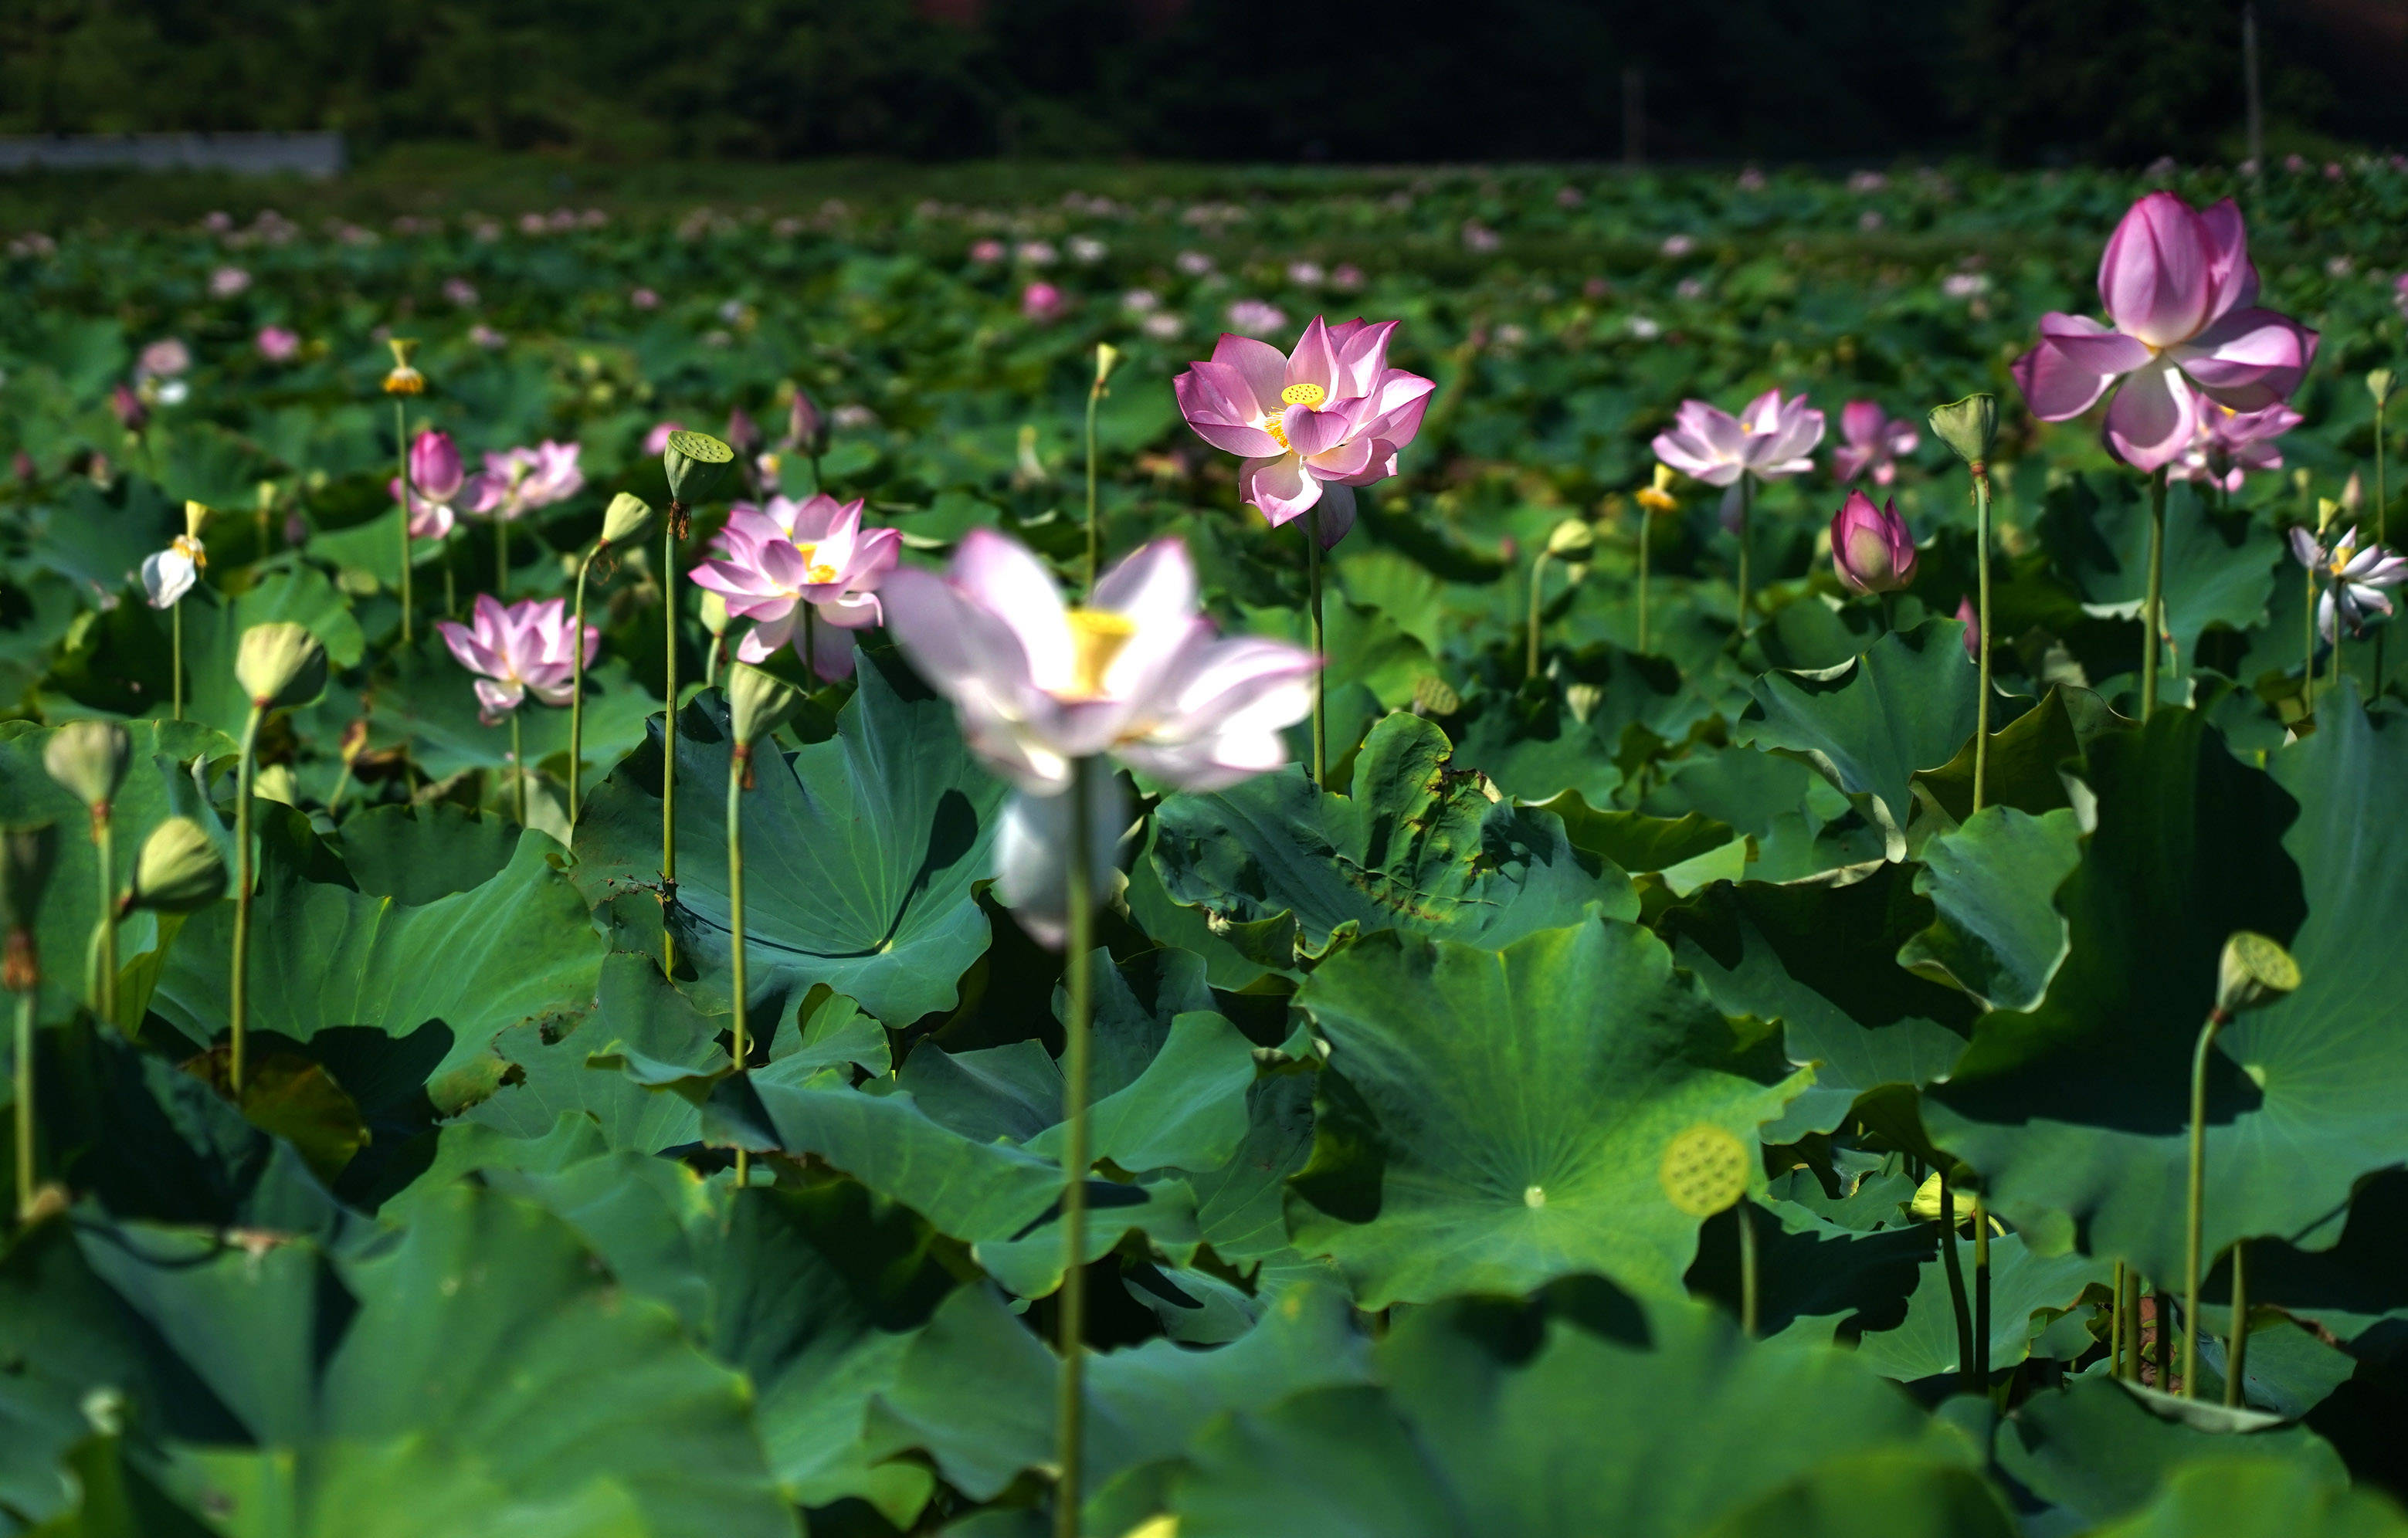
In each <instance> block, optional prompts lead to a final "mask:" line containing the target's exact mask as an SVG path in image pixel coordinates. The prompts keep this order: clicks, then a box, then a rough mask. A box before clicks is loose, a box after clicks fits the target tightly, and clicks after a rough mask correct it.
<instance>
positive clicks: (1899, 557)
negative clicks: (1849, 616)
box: [1831, 491, 1915, 592]
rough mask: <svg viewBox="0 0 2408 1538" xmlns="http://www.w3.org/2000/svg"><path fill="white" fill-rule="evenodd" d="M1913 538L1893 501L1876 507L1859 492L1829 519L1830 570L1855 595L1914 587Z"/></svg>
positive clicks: (1851, 495)
mask: <svg viewBox="0 0 2408 1538" xmlns="http://www.w3.org/2000/svg"><path fill="white" fill-rule="evenodd" d="M1914 566H1915V553H1914V534H1910V533H1908V532H1907V527H1906V520H1904V519H1902V518H1900V517H1899V516H1898V504H1897V503H1896V502H1895V501H1892V502H1889V503H1886V504H1885V505H1884V506H1879V507H1876V506H1873V499H1872V498H1871V497H1869V496H1867V495H1865V494H1864V493H1863V492H1862V491H1850V492H1849V493H1848V500H1847V501H1845V502H1843V503H1842V504H1841V505H1840V510H1839V511H1838V512H1836V513H1834V514H1832V515H1831V567H1832V569H1833V570H1834V571H1837V572H1838V573H1839V574H1840V580H1841V581H1842V582H1844V583H1846V584H1847V585H1848V586H1849V587H1851V588H1854V589H1855V590H1856V591H1858V592H1899V591H1903V590H1904V589H1906V588H1909V587H1912V586H1913V585H1914Z"/></svg>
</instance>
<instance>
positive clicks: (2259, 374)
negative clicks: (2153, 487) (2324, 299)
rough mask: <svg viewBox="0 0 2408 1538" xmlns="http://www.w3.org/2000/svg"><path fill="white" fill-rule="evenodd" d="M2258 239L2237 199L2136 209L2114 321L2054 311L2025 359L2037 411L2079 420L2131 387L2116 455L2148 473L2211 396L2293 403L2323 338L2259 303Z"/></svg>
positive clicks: (2253, 405) (2119, 234) (2113, 432)
mask: <svg viewBox="0 0 2408 1538" xmlns="http://www.w3.org/2000/svg"><path fill="white" fill-rule="evenodd" d="M2246 241H2247V235H2246V232H2245V231H2244V230H2243V227H2242V222H2241V210H2240V209H2239V208H2238V207H2236V206H2234V205H2233V203H2232V200H2231V199H2229V198H2227V199H2225V200H2224V201H2223V202H2221V203H2218V204H2216V205H2215V206H2214V207H2212V208H2208V209H2206V210H2204V211H2201V210H2199V209H2195V208H2193V207H2192V206H2190V205H2189V204H2187V203H2185V202H2184V201H2183V200H2182V199H2180V198H2178V197H2176V196H2174V195H2173V194H2172V193H2171V192H2151V193H2150V194H2149V195H2148V196H2146V197H2144V198H2143V199H2141V200H2140V201H2139V202H2138V203H2135V204H2133V205H2132V206H2131V208H2130V210H2129V211H2128V212H2127V213H2126V214H2125V215H2124V218H2123V221H2121V222H2120V223H2118V224H2117V225H2116V226H2115V233H2114V235H2112V236H2110V237H2109V238H2108V241H2107V249H2106V251H2105V252H2104V253H2103V254H2102V255H2101V256H2100V259H2099V298H2100V303H2102V304H2103V305H2104V306H2106V309H2107V315H2108V319H2109V320H2113V321H2114V325H2112V326H2110V325H2102V324H2101V323H2100V322H2099V321H2097V320H2090V319H2088V318H2087V317H2085V316H2079V315H2066V314H2062V313H2059V312H2057V311H2051V312H2050V313H2049V314H2047V315H2044V316H2042V317H2041V322H2040V345H2039V346H2037V347H2035V348H2033V349H2031V350H2030V351H2029V352H2027V353H2025V354H2024V355H2023V356H2022V357H2021V358H2019V359H2017V360H2016V361H2015V365H2014V376H2015V383H2016V384H2018V385H2020V386H2021V387H2022V388H2023V392H2024V399H2025V401H2026V402H2028V404H2029V405H2030V406H2031V410H2032V415H2033V416H2036V417H2038V418H2040V419H2041V420H2042V421H2065V420H2069V419H2071V418H2074V417H2078V416H2080V415H2082V414H2083V413H2084V412H2085V411H2087V410H2089V409H2090V408H2091V407H2092V406H2095V405H2097V404H2098V402H2099V398H2100V396H2101V395H2104V394H2105V393H2106V392H2107V391H2108V388H2109V387H2110V386H2111V385H2114V383H2115V381H2116V380H2117V379H2123V380H2124V384H2123V387H2122V388H2121V389H2119V390H2117V391H2116V392H2115V398H2114V401H2113V402H2111V403H2109V405H2108V407H2107V425H2106V438H2107V447H2108V448H2109V449H2113V450H2114V454H2115V456H2116V458H2118V459H2120V460H2122V461H2123V462H2124V463H2127V464H2129V465H2131V466H2132V467H2133V468H2135V469H2138V470H2144V471H2145V470H2155V469H2157V467H2158V466H2160V465H2162V464H2165V463H2169V462H2170V461H2171V460H2172V459H2173V458H2174V457H2175V456H2177V455H2178V454H2180V453H2181V452H2182V451H2183V450H2184V449H2185V448H2186V447H2188V445H2189V444H2190V442H2191V440H2192V438H2193V437H2195V436H2196V435H2197V434H2198V431H2199V420H2200V410H2201V401H2200V397H2201V396H2205V397H2206V398H2207V399H2208V400H2211V401H2214V403H2216V404H2217V405H2220V406H2230V407H2232V408H2233V409H2234V410H2235V411H2259V410H2263V409H2264V408H2266V407H2267V406H2275V405H2279V404H2280V403H2281V402H2283V401H2284V400H2286V398H2288V397H2289V395H2290V393H2291V392H2293V391H2294V390H2297V389H2298V388H2299V385H2300V377H2301V376H2303V375H2304V374H2306V372H2307V370H2308V365H2309V364H2310V363H2313V362H2314V361H2315V355H2316V334H2315V332H2312V331H2310V330H2308V329H2307V328H2306V327H2305V326H2302V325H2300V323H2299V322H2297V321H2295V320H2290V319H2289V318H2287V317H2286V316H2281V315H2277V314H2275V313H2274V312H2273V311H2272V310H2270V309H2260V308H2258V307H2257V304H2256V301H2257V268H2256V267H2255V266H2254V265H2252V264H2251V263H2250V261H2249V256H2248V251H2247V248H2246ZM2127 376H2128V377H2127Z"/></svg>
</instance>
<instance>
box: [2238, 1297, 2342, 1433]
mask: <svg viewBox="0 0 2408 1538" xmlns="http://www.w3.org/2000/svg"><path fill="white" fill-rule="evenodd" d="M2250 1313H2251V1314H2252V1316H2253V1318H2252V1319H2251V1322H2250V1327H2249V1360H2248V1362H2247V1364H2246V1365H2245V1367H2244V1368H2243V1374H2244V1381H2243V1384H2242V1389H2243V1403H2245V1404H2246V1405H2247V1406H2248V1407H2249V1408H2251V1409H2253V1410H2263V1411H2266V1412H2268V1413H2269V1414H2272V1415H2277V1416H2280V1417H2283V1418H2284V1419H2285V1420H2304V1419H2306V1418H2307V1417H2308V1414H2309V1412H2311V1411H2313V1410H2314V1409H2315V1407H2316V1406H2317V1405H2319V1404H2322V1403H2324V1402H2325V1401H2326V1400H2328V1399H2329V1398H2331V1397H2332V1395H2333V1392H2334V1390H2336V1389H2338V1388H2340V1387H2341V1386H2342V1385H2343V1384H2344V1383H2347V1382H2348V1381H2349V1380H2350V1379H2351V1378H2352V1377H2354V1376H2355V1375H2357V1373H2358V1359H2357V1358H2355V1357H2352V1356H2351V1355H2350V1354H2349V1353H2348V1352H2346V1351H2343V1350H2339V1349H2337V1348H2335V1347H2333V1346H2327V1345H2326V1344H2325V1343H2324V1342H2323V1341H2321V1340H2319V1339H2318V1338H2317V1337H2316V1336H2315V1334H2314V1333H2312V1332H2309V1331H2308V1330H2306V1329H2305V1328H2303V1327H2301V1326H2300V1325H2299V1324H2297V1323H2295V1322H2294V1321H2292V1320H2291V1319H2289V1318H2286V1317H2284V1316H2282V1315H2280V1314H2275V1313H2273V1312H2272V1311H2271V1310H2268V1311H2264V1312H2260V1311H2259V1310H2257V1309H2256V1308H2254V1307H2253V1308H2252V1309H2251V1310H2250ZM2231 1319H2232V1315H2231V1311H2230V1310H2229V1309H2222V1308H2211V1307H2209V1306H2208V1305H2207V1304H2205V1303H2201V1304H2200V1325H2199V1328H2200V1336H2199V1394H2200V1398H2201V1399H2214V1400H2217V1401H2219V1402H2220V1401H2221V1400H2222V1399H2223V1398H2224V1380H2225V1362H2226V1354H2225V1349H2224V1342H2225V1335H2224V1332H2225V1331H2227V1330H2228V1329H2229V1328H2230V1326H2231Z"/></svg>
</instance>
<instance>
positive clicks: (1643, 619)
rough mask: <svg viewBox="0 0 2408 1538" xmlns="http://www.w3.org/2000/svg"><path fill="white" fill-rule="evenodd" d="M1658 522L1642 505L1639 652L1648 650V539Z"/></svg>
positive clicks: (1640, 519) (1640, 526) (1640, 524)
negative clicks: (1652, 528) (1651, 529)
mask: <svg viewBox="0 0 2408 1538" xmlns="http://www.w3.org/2000/svg"><path fill="white" fill-rule="evenodd" d="M1655 521H1656V520H1655V518H1654V516H1653V512H1652V509H1650V508H1648V507H1647V506H1644V505H1642V506H1641V507H1640V509H1639V650H1640V653H1641V655H1642V656H1643V655H1644V654H1645V653H1646V650H1647V538H1648V534H1649V532H1650V528H1651V526H1652V525H1653V524H1654V523H1655Z"/></svg>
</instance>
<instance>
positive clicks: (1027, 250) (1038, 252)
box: [1012, 240, 1060, 267]
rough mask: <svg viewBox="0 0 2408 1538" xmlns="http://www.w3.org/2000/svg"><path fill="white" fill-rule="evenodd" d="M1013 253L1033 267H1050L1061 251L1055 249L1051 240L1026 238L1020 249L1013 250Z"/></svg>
mask: <svg viewBox="0 0 2408 1538" xmlns="http://www.w3.org/2000/svg"><path fill="white" fill-rule="evenodd" d="M1012 254H1013V255H1014V256H1017V257H1018V258H1020V260H1021V261H1023V262H1025V263H1028V264H1029V265H1030V266H1032V267H1050V266H1052V265H1053V264H1054V262H1055V261H1056V260H1057V258H1058V256H1059V254H1060V253H1058V252H1056V251H1055V250H1054V246H1053V243H1052V242H1051V241H1045V240H1024V241H1022V242H1021V243H1020V247H1019V249H1017V250H1015V251H1013V252H1012Z"/></svg>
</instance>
